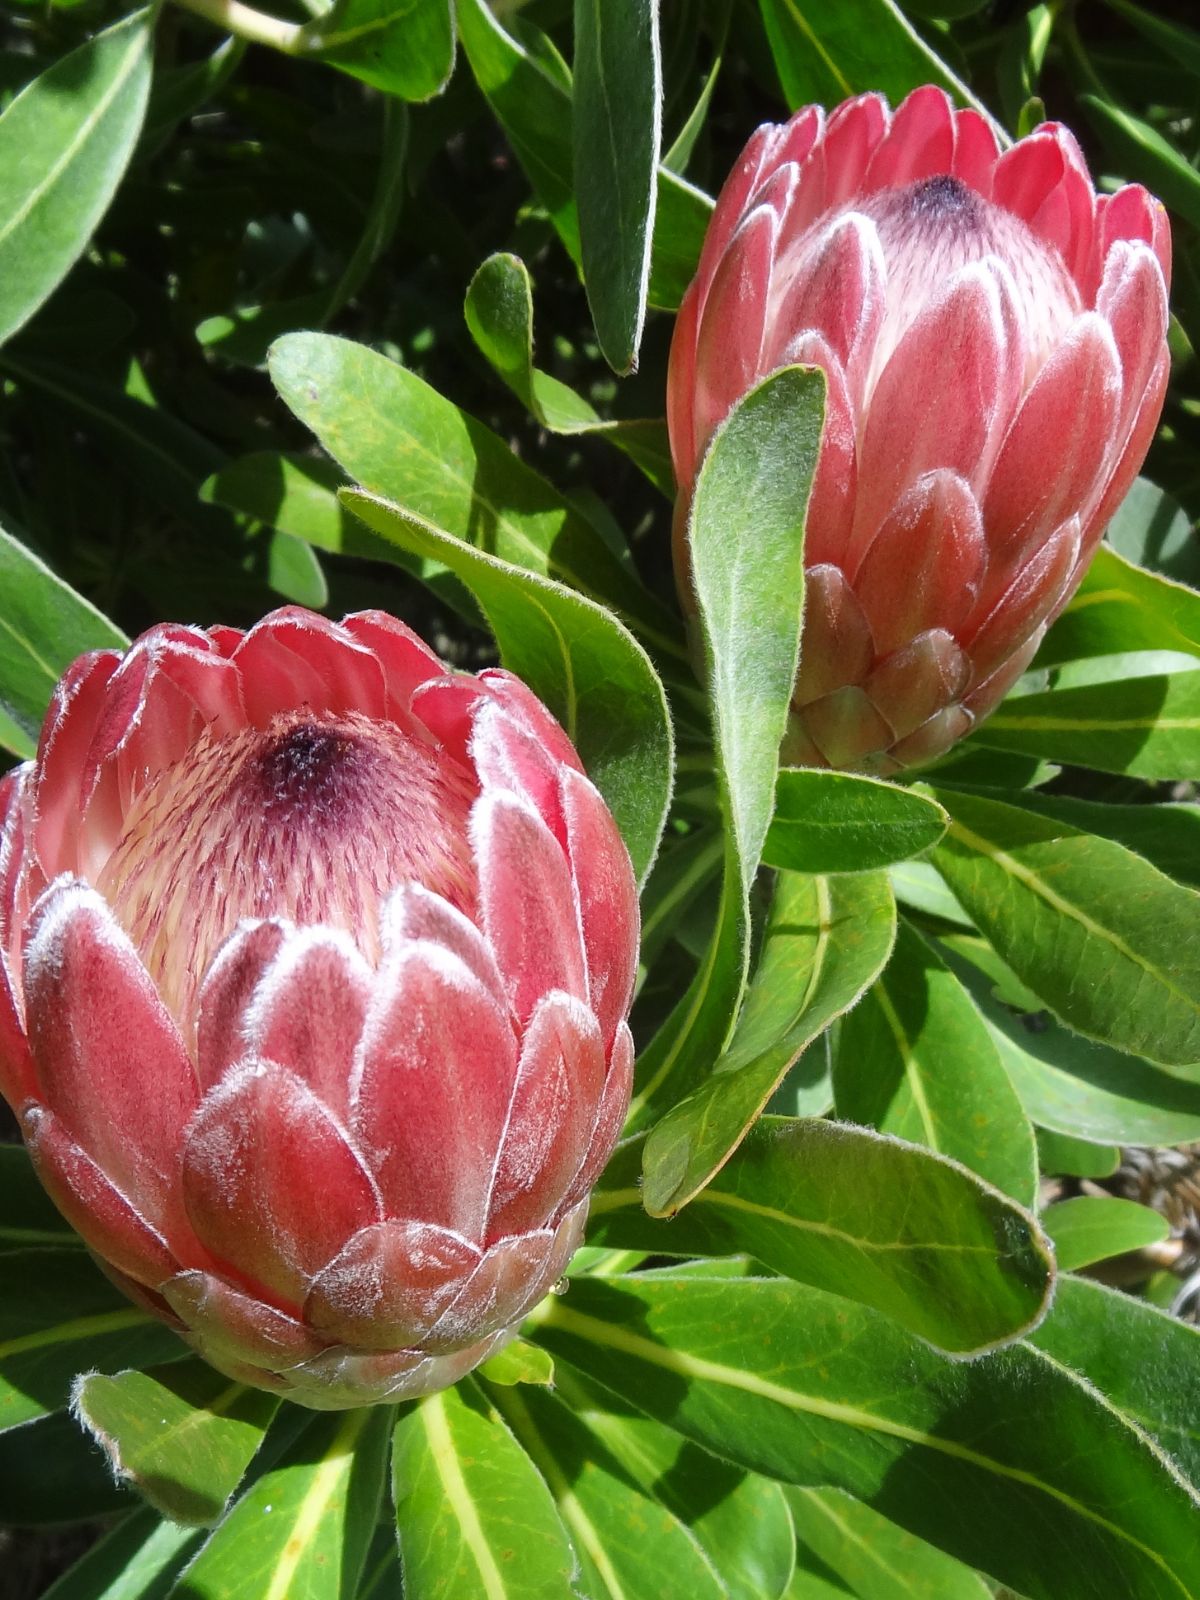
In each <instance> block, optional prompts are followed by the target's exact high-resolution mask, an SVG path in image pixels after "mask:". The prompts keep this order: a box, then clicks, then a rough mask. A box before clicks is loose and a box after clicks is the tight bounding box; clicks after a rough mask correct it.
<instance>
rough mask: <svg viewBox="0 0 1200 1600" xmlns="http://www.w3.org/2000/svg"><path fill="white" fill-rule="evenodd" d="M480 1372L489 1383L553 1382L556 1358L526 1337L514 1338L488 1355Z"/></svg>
mask: <svg viewBox="0 0 1200 1600" xmlns="http://www.w3.org/2000/svg"><path fill="white" fill-rule="evenodd" d="M479 1376H480V1377H481V1378H486V1379H487V1380H488V1382H489V1383H500V1384H507V1385H511V1384H514V1383H548V1384H553V1382H554V1362H553V1361H552V1360H551V1359H550V1357H549V1356H548V1355H547V1354H546V1352H545V1351H544V1350H540V1349H539V1348H538V1346H537V1345H536V1344H530V1343H529V1342H528V1340H526V1339H514V1340H513V1341H512V1343H511V1344H506V1345H504V1346H503V1348H502V1349H500V1350H497V1351H496V1354H495V1355H494V1356H489V1357H488V1358H487V1360H486V1361H485V1362H484V1363H483V1365H482V1366H481V1367H480V1368H479Z"/></svg>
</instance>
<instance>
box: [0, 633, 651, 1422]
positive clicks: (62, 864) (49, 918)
mask: <svg viewBox="0 0 1200 1600" xmlns="http://www.w3.org/2000/svg"><path fill="white" fill-rule="evenodd" d="M0 819H2V826H3V832H2V833H0V1088H2V1089H3V1091H4V1094H5V1096H6V1098H7V1099H8V1101H9V1103H10V1105H11V1106H12V1107H13V1110H14V1111H15V1112H16V1114H17V1115H18V1117H19V1118H20V1121H21V1126H22V1130H23V1132H24V1136H25V1140H26V1143H27V1145H28V1147H29V1151H30V1154H31V1155H32V1157H33V1160H34V1162H35V1164H36V1166H37V1169H38V1172H39V1173H40V1175H41V1178H42V1180H43V1182H44V1183H45V1185H46V1187H47V1189H48V1190H49V1192H50V1193H51V1195H52V1196H53V1197H54V1199H55V1201H56V1202H57V1204H58V1206H59V1207H60V1209H61V1210H62V1212H63V1214H64V1215H65V1216H66V1217H67V1218H68V1219H69V1221H70V1222H71V1223H73V1224H74V1226H75V1227H76V1228H77V1229H78V1230H79V1232H80V1233H81V1234H82V1235H83V1237H84V1238H85V1240H86V1241H87V1243H88V1244H89V1245H90V1246H91V1248H92V1250H93V1251H94V1252H95V1253H96V1255H97V1256H98V1257H99V1258H100V1260H101V1262H102V1264H103V1265H104V1267H105V1269H106V1270H107V1271H108V1272H109V1274H110V1275H111V1276H112V1277H113V1278H114V1279H115V1280H116V1281H117V1282H118V1283H119V1284H120V1285H121V1286H122V1287H123V1288H125V1289H126V1290H127V1291H128V1293H129V1294H130V1295H131V1296H132V1297H133V1298H134V1299H135V1300H136V1301H138V1302H139V1303H140V1304H142V1305H144V1306H146V1307H148V1308H150V1309H151V1310H153V1311H154V1312H156V1313H157V1314H158V1315H159V1316H161V1317H163V1318H164V1319H165V1320H167V1321H168V1322H170V1323H171V1324H172V1326H174V1327H176V1328H177V1329H178V1330H179V1332H180V1333H181V1334H182V1335H183V1337H184V1338H185V1339H187V1340H188V1341H189V1343H191V1344H192V1345H194V1346H195V1348H196V1349H197V1350H199V1351H200V1353H201V1354H202V1355H204V1356H205V1357H206V1358H207V1359H208V1360H209V1361H211V1362H212V1363H213V1365H214V1366H216V1367H218V1368H220V1369H221V1371H223V1372H226V1373H228V1374H229V1375H230V1376H232V1377H235V1378H238V1379H240V1380H243V1381H245V1382H248V1383H253V1384H258V1385H261V1386H262V1387H265V1388H270V1389H274V1390H277V1391H279V1392H280V1393H283V1394H285V1395H287V1396H288V1397H289V1398H290V1399H293V1400H299V1401H302V1402H303V1403H304V1404H306V1405H310V1406H317V1407H322V1408H326V1407H328V1408H334V1407H339V1406H351V1405H360V1404H364V1403H368V1402H371V1401H375V1400H383V1399H395V1398H400V1397H404V1396H408V1395H415V1394H420V1393H423V1392H424V1391H426V1390H429V1389H434V1388H440V1387H442V1386H443V1385H445V1384H449V1383H452V1382H454V1381H455V1379H457V1378H458V1377H459V1376H461V1375H462V1374H463V1373H464V1372H467V1371H468V1370H469V1369H470V1368H471V1367H473V1366H475V1364H476V1363H477V1362H479V1361H481V1360H482V1359H483V1358H484V1357H485V1356H487V1355H488V1354H489V1353H490V1352H491V1351H492V1350H493V1349H495V1348H496V1346H497V1345H498V1344H499V1343H501V1342H503V1341H504V1340H505V1339H506V1338H507V1337H509V1335H510V1333H511V1331H512V1328H513V1326H514V1324H516V1323H517V1322H518V1321H519V1320H520V1319H521V1317H522V1316H523V1315H524V1314H525V1312H526V1311H527V1310H528V1309H529V1307H530V1306H532V1305H533V1304H534V1302H536V1301H537V1300H539V1299H540V1298H541V1297H542V1296H543V1295H544V1294H545V1293H546V1292H547V1290H549V1289H550V1288H551V1287H552V1286H553V1284H554V1283H555V1281H556V1279H557V1278H558V1277H559V1275H560V1274H561V1273H562V1271H563V1268H564V1267H565V1266H566V1263H567V1261H568V1260H569V1258H570V1256H571V1254H572V1252H573V1251H574V1249H575V1247H576V1245H577V1243H578V1241H579V1237H580V1233H581V1230H582V1227H583V1221H584V1217H585V1214H586V1210H587V1202H588V1193H589V1191H590V1189H591V1186H592V1184H593V1183H594V1182H595V1179H596V1177H597V1175H598V1174H599V1172H600V1169H601V1167H602V1166H603V1164H604V1162H605V1160H606V1159H607V1156H608V1154H609V1151H610V1150H611V1148H612V1145H613V1143H614V1141H615V1139H616V1137H617V1134H618V1132H619V1130H620V1126H621V1123H622V1121H623V1118H624V1115H625V1111H626V1109H627V1106H628V1101H629V1085H630V1074H631V1066H632V1054H633V1047H632V1042H631V1039H630V1034H629V1029H628V1027H627V1026H626V1022H625V1016H626V1012H627V1010H628V1007H629V1003H630V998H631V993H632V985H633V978H634V971H635V966H636V959H637V937H638V910H637V895H636V888H635V884H634V880H633V875H632V871H631V868H630V864H629V858H628V855H627V854H626V851H625V847H624V845H623V844H622V842H621V839H620V837H619V835H618V833H617V829H616V826H615V824H614V822H613V820H612V817H611V815H610V814H609V812H608V810H607V808H606V806H605V805H604V802H603V801H602V800H601V798H600V796H599V794H598V793H597V792H596V790H595V789H594V788H593V787H592V785H591V784H590V783H589V782H588V780H587V778H586V777H585V776H584V775H583V772H582V769H581V767H580V764H579V761H578V758H577V757H576V755H575V751H574V750H573V749H572V747H571V744H570V742H569V741H568V739H567V738H566V736H565V735H564V733H563V732H562V729H561V728H560V727H559V726H558V724H557V723H556V722H555V721H554V720H553V718H552V717H551V716H550V715H549V713H548V712H547V711H546V710H545V708H544V707H543V706H542V705H541V703H540V702H539V701H538V700H537V699H536V698H535V697H534V696H533V695H532V694H531V693H530V692H529V690H528V689H526V688H525V687H524V686H523V685H522V684H521V683H520V682H518V681H517V680H516V679H514V678H512V677H511V676H509V675H508V674H507V673H504V672H484V673H481V674H480V676H479V677H478V678H474V677H470V676H467V675H465V674H464V675H460V674H455V673H449V672H448V671H447V670H446V668H445V667H444V666H443V664H442V663H441V662H440V661H439V660H438V659H437V657H436V656H434V655H433V654H432V653H431V652H430V651H429V650H428V649H426V647H425V646H424V644H422V643H421V641H420V640H419V639H418V638H417V637H416V635H415V634H413V633H412V632H411V631H410V630H409V629H408V628H406V627H404V626H403V625H402V624H400V623H398V622H396V621H394V620H393V619H392V618H391V617H388V616H385V615H383V614H381V613H372V612H365V613H362V614H360V615H357V616H351V617H347V618H346V620H345V622H343V623H342V624H341V625H335V624H333V623H330V622H327V621H325V620H324V619H323V618H321V617H318V616H314V615H312V614H310V613H308V612H305V611H301V610H298V609H289V610H283V611H278V612H275V613H274V614H273V615H272V616H270V617H268V618H267V619H266V620H265V621H264V622H262V623H260V624H259V625H258V626H257V627H256V628H253V629H252V630H251V631H250V632H249V633H246V634H242V633H240V632H237V631H236V630H234V629H232V628H212V629H209V630H208V631H207V632H202V631H200V630H198V629H193V628H185V627H159V628H154V629H152V630H151V631H150V632H149V633H147V634H145V635H144V636H143V637H142V638H141V639H140V640H139V641H138V642H137V643H136V644H135V645H134V646H133V648H132V649H131V650H130V651H129V652H128V653H127V654H126V655H125V656H124V657H123V658H122V657H120V656H119V655H117V654H115V653H113V652H101V653H98V654H95V655H90V656H84V657H82V658H81V659H80V660H79V661H77V662H76V663H75V664H74V666H73V667H72V668H71V669H70V671H69V672H68V673H67V675H66V677H65V678H64V679H63V681H62V682H61V683H60V684H59V686H58V689H57V691H56V693H55V697H54V702H53V704H52V706H51V709H50V712H49V715H48V716H47V718H46V724H45V728H44V729H43V733H42V739H41V745H40V748H39V750H38V755H37V759H36V760H35V761H32V762H30V763H28V764H27V765H26V766H24V767H22V768H19V769H18V770H17V771H16V772H14V773H11V774H9V775H8V776H7V777H6V778H5V779H4V780H3V781H2V782H0Z"/></svg>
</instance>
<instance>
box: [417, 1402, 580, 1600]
mask: <svg viewBox="0 0 1200 1600" xmlns="http://www.w3.org/2000/svg"><path fill="white" fill-rule="evenodd" d="M392 1490H393V1496H394V1499H395V1506H396V1526H397V1529H398V1531H399V1536H400V1558H401V1560H402V1562H403V1564H404V1593H405V1597H406V1600H559V1597H560V1596H561V1597H563V1600H566V1597H567V1596H569V1595H571V1594H572V1593H573V1592H574V1585H573V1582H572V1579H573V1577H574V1573H575V1567H576V1563H575V1552H574V1550H573V1549H572V1547H571V1542H570V1539H569V1538H568V1537H567V1532H566V1529H565V1528H564V1527H563V1524H562V1522H561V1520H560V1518H559V1515H558V1511H557V1509H556V1507H555V1504H554V1500H553V1498H552V1497H551V1494H550V1491H549V1489H548V1488H547V1487H546V1484H545V1482H544V1480H543V1479H542V1477H541V1475H540V1474H539V1472H538V1470H537V1468H536V1467H535V1466H534V1464H533V1462H532V1461H530V1459H529V1457H528V1455H527V1454H526V1453H525V1451H524V1450H523V1449H522V1447H521V1446H520V1445H519V1444H518V1443H517V1441H516V1439H514V1438H513V1436H512V1434H511V1433H510V1432H509V1430H508V1428H507V1427H506V1425H505V1424H504V1422H503V1421H502V1420H501V1418H500V1416H499V1415H498V1413H497V1412H496V1410H495V1408H494V1406H493V1405H492V1404H491V1403H490V1401H489V1400H487V1399H486V1398H485V1397H484V1396H483V1395H482V1394H481V1393H480V1390H479V1388H478V1386H477V1385H476V1384H475V1383H474V1382H473V1381H471V1380H470V1379H468V1380H467V1381H466V1382H465V1383H460V1384H459V1385H458V1387H457V1388H454V1389H446V1390H443V1391H442V1393H441V1394H433V1395H428V1396H427V1397H426V1398H425V1399H424V1400H422V1401H421V1402H420V1404H419V1405H416V1406H413V1407H411V1408H409V1409H408V1410H406V1411H405V1412H404V1413H403V1415H402V1416H401V1417H400V1419H399V1421H398V1422H397V1423H396V1430H395V1437H394V1441H393V1446H392Z"/></svg>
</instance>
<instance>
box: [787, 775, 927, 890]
mask: <svg viewBox="0 0 1200 1600" xmlns="http://www.w3.org/2000/svg"><path fill="white" fill-rule="evenodd" d="M945 831H946V815H945V813H944V812H943V811H942V809H941V807H940V806H937V805H935V804H933V802H931V801H929V800H926V798H925V796H924V795H920V794H914V793H913V791H912V790H911V789H899V788H897V787H896V785H895V784H893V783H883V782H881V781H880V780H879V779H878V778H863V777H858V776H856V775H855V774H853V773H850V772H823V771H820V770H818V769H817V768H815V767H785V768H783V769H782V770H781V771H780V774H779V781H778V783H777V785H776V788H775V814H774V816H773V817H772V818H771V828H770V832H769V833H768V834H767V839H766V843H765V845H764V846H763V860H764V861H765V862H766V864H767V865H768V866H770V867H787V868H790V870H791V871H793V872H818V873H821V872H868V871H871V870H873V869H875V868H876V867H887V866H891V864H892V862H894V861H903V860H905V858H906V857H908V856H915V855H919V854H920V852H921V851H922V850H927V849H928V848H929V847H930V845H933V844H936V843H937V841H938V840H939V839H940V838H941V837H942V834H943V833H945Z"/></svg>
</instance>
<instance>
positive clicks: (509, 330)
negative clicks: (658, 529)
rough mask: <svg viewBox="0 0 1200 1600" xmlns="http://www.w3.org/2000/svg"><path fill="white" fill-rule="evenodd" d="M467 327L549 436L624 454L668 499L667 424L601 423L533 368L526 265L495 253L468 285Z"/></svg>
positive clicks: (671, 485)
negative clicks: (584, 439) (586, 439)
mask: <svg viewBox="0 0 1200 1600" xmlns="http://www.w3.org/2000/svg"><path fill="white" fill-rule="evenodd" d="M464 311H465V314H466V319H467V327H468V328H469V329H470V331H471V337H472V339H474V341H475V343H476V345H477V346H478V347H479V349H480V351H481V353H482V354H483V355H484V357H485V358H486V359H487V360H488V361H489V362H490V363H491V365H492V366H493V367H494V368H495V370H496V372H497V373H498V374H499V375H500V377H501V378H502V379H503V380H504V382H505V383H506V384H507V385H508V387H509V388H510V389H511V390H512V391H513V393H514V394H515V395H516V396H517V398H518V399H519V400H521V401H522V403H523V404H524V405H525V406H526V407H528V409H529V410H530V411H532V413H533V415H534V416H535V417H536V418H537V420H538V421H539V422H540V423H541V424H542V426H543V427H544V428H548V429H549V430H550V432H551V433H565V434H576V433H591V434H597V435H599V437H601V438H603V439H608V440H609V441H610V442H611V443H612V444H615V445H616V446H617V447H618V448H619V449H621V450H624V451H625V453H626V455H628V456H629V458H630V460H631V461H633V462H635V463H636V464H637V466H639V467H640V468H641V470H642V471H643V472H644V473H645V474H646V476H647V477H648V478H649V479H650V482H651V483H653V484H654V486H655V487H656V488H657V489H661V490H662V492H663V494H664V495H666V496H667V498H668V499H670V498H672V497H673V496H674V493H675V475H674V471H673V469H672V466H671V449H670V445H669V443H668V440H667V429H666V424H665V423H664V422H662V421H659V420H651V419H647V420H634V421H612V422H606V421H605V420H604V419H603V418H602V417H601V416H600V415H599V413H598V412H597V411H596V409H595V408H594V407H593V406H592V405H590V404H589V402H588V401H586V400H585V399H584V398H583V396H582V395H579V394H576V392H575V390H574V389H571V388H569V387H568V386H567V385H566V384H565V383H560V382H559V380H558V379H557V378H554V377H551V375H550V374H549V373H548V372H542V371H541V370H540V368H538V367H535V366H534V364H533V285H532V284H531V282H530V279H529V271H528V269H527V268H526V266H525V263H524V262H523V261H522V260H521V259H520V258H519V257H518V256H514V255H509V254H507V253H505V252H500V253H498V254H496V255H493V256H489V257H488V258H487V260H486V261H485V262H484V263H483V265H482V266H481V267H480V268H479V270H478V272H476V274H475V276H474V277H473V278H472V279H471V282H470V285H469V286H468V288H467V298H466V302H465V305H464Z"/></svg>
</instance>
